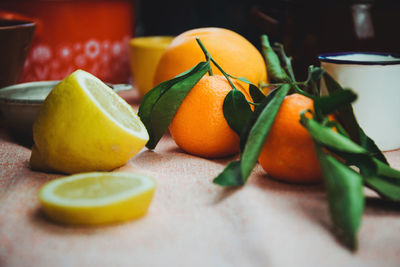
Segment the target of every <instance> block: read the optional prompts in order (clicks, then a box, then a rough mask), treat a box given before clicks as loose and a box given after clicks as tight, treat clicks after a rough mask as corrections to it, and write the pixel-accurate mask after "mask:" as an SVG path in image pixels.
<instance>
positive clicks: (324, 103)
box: [314, 89, 357, 119]
mask: <svg viewBox="0 0 400 267" xmlns="http://www.w3.org/2000/svg"><path fill="white" fill-rule="evenodd" d="M356 99H357V95H356V94H355V93H354V92H353V91H351V90H348V89H347V90H340V91H336V92H333V93H331V94H329V95H328V96H321V97H316V98H314V111H315V114H316V116H317V118H318V119H322V117H324V116H326V115H328V114H331V113H333V112H334V111H335V110H338V109H339V108H341V107H343V106H346V105H350V104H351V102H353V101H354V100H356Z"/></svg>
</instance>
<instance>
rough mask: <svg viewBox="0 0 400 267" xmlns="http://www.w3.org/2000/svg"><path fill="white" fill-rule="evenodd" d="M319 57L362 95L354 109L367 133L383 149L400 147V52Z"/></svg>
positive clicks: (357, 53) (336, 74)
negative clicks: (399, 53)
mask: <svg viewBox="0 0 400 267" xmlns="http://www.w3.org/2000/svg"><path fill="white" fill-rule="evenodd" d="M319 60H320V62H321V66H322V67H323V68H324V69H325V70H326V71H327V72H328V73H329V74H330V75H331V76H332V77H333V78H334V79H336V80H337V81H338V82H339V83H340V84H341V85H342V86H343V87H347V88H351V89H352V90H353V91H354V92H355V93H356V94H357V95H358V98H357V100H356V101H355V102H354V104H353V109H354V113H355V115H356V118H357V120H358V122H359V124H360V126H361V127H362V128H363V130H364V131H365V132H366V133H367V135H369V136H370V137H371V138H372V139H373V140H374V141H375V143H376V144H377V145H378V147H379V148H380V149H381V150H384V151H388V150H394V149H399V148H400V120H399V115H398V114H400V105H399V103H400V55H398V54H393V53H366V52H343V53H333V54H323V55H320V56H319ZM321 87H322V90H323V89H324V82H322V84H321Z"/></svg>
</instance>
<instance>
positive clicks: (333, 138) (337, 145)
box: [300, 113, 368, 154]
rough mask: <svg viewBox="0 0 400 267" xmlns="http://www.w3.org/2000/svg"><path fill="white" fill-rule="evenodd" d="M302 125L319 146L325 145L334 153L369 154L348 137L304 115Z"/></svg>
mask: <svg viewBox="0 0 400 267" xmlns="http://www.w3.org/2000/svg"><path fill="white" fill-rule="evenodd" d="M300 122H301V124H302V125H303V126H304V127H306V129H307V130H308V132H309V133H310V135H311V137H312V138H313V139H314V141H316V142H317V143H318V144H321V145H324V146H326V147H328V148H330V149H332V150H334V151H340V152H346V153H353V154H368V151H367V150H365V149H364V148H363V147H361V146H359V145H357V144H356V143H354V142H353V141H352V140H350V139H349V138H347V137H346V136H344V135H342V134H340V133H337V132H335V131H333V130H332V129H331V128H329V127H326V126H323V125H321V124H319V123H318V122H317V121H316V120H314V119H308V118H307V117H306V115H305V113H303V114H302V115H301V118H300Z"/></svg>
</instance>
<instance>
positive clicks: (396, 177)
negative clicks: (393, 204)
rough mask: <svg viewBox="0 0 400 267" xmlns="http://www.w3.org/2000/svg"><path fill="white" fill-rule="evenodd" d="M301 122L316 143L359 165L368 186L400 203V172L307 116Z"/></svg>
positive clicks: (349, 163) (349, 162) (303, 116)
mask: <svg viewBox="0 0 400 267" xmlns="http://www.w3.org/2000/svg"><path fill="white" fill-rule="evenodd" d="M301 123H302V124H303V125H304V126H305V127H306V128H307V130H308V132H309V133H310V134H311V136H312V137H313V139H314V141H315V142H316V143H318V144H319V145H323V146H325V148H327V149H329V150H330V151H331V152H333V153H335V154H337V155H338V156H339V157H340V158H342V159H344V160H345V161H346V164H347V165H349V166H351V165H354V166H357V167H358V168H359V169H360V172H361V175H362V177H363V179H364V181H365V183H366V184H367V185H368V186H369V187H370V188H371V189H373V190H375V191H376V192H377V193H378V194H379V195H381V196H383V197H385V198H387V199H389V200H392V201H399V200H400V198H399V197H400V172H399V171H398V170H395V169H393V168H392V167H390V166H389V165H387V164H385V163H384V162H382V161H380V160H378V159H377V158H375V157H373V155H372V154H371V153H370V152H369V151H367V150H366V149H365V148H363V147H361V146H359V145H357V144H356V143H354V142H353V141H352V140H350V139H349V138H347V137H345V136H343V135H341V134H338V133H335V132H333V131H332V130H331V129H330V128H329V127H326V126H322V125H321V124H319V123H318V122H316V121H315V120H313V119H307V118H306V117H305V115H304V114H302V117H301Z"/></svg>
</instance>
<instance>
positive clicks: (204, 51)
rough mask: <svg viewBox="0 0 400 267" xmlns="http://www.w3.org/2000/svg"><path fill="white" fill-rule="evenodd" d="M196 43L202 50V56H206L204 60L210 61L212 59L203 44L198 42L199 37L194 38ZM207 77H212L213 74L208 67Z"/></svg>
mask: <svg viewBox="0 0 400 267" xmlns="http://www.w3.org/2000/svg"><path fill="white" fill-rule="evenodd" d="M196 41H197V43H198V44H199V45H200V48H201V50H203V53H204V55H205V56H206V60H207V61H210V59H211V58H212V57H211V55H210V53H209V52H208V51H207V49H206V48H205V47H204V45H203V43H202V42H201V41H200V38H199V37H196ZM208 75H210V76H213V75H214V73H213V71H212V69H211V67H210V69H209V70H208Z"/></svg>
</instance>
